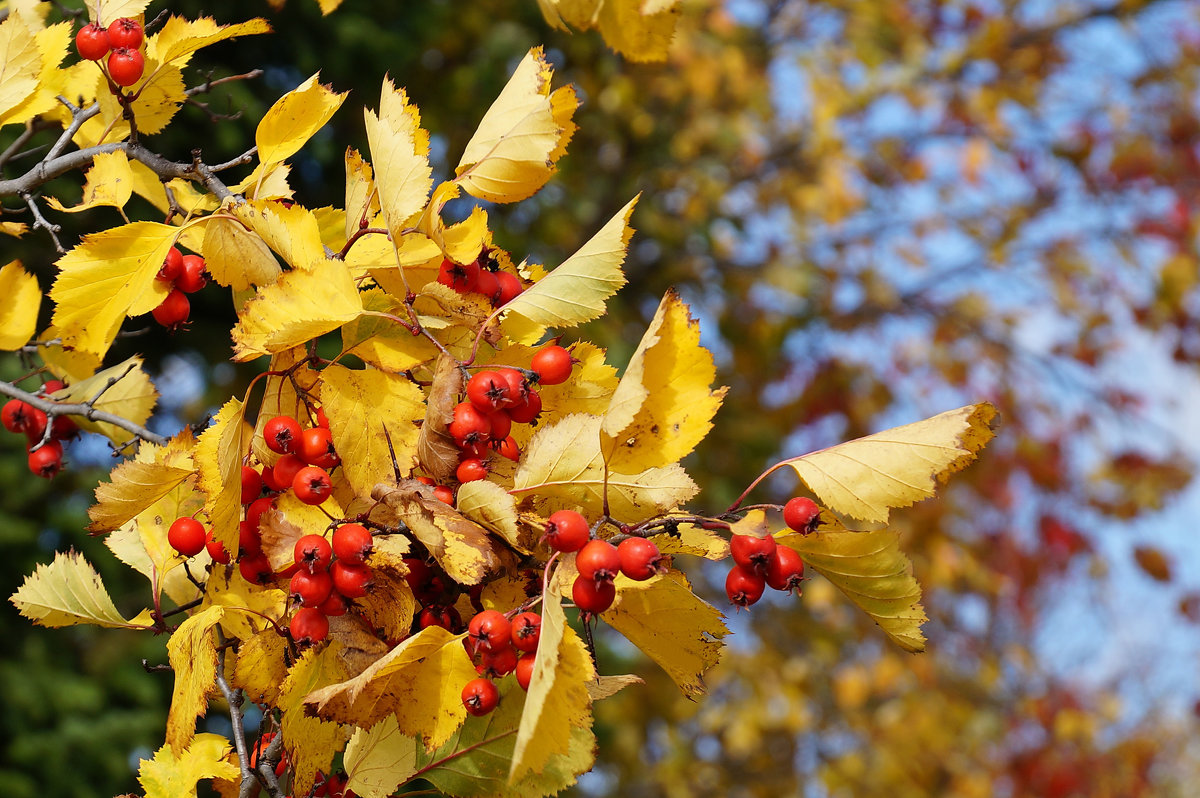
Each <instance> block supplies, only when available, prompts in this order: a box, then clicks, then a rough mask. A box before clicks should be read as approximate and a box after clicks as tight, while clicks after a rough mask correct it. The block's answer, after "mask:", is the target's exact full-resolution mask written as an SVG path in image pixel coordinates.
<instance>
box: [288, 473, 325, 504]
mask: <svg viewBox="0 0 1200 798" xmlns="http://www.w3.org/2000/svg"><path fill="white" fill-rule="evenodd" d="M292 490H294V491H296V498H297V499H299V500H300V501H302V502H304V503H305V504H320V503H321V502H323V501H325V500H326V499H328V498H329V494H330V493H332V492H333V482H332V481H331V480H330V479H329V475H328V474H326V473H325V469H323V468H318V467H317V466H305V467H304V468H302V469H300V471H299V472H298V473H297V474H296V478H295V480H294V481H293V482H292Z"/></svg>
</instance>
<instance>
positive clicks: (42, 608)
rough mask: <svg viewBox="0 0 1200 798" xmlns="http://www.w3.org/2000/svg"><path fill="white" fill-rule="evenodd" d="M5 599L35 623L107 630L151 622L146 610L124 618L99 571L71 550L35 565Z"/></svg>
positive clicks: (138, 627)
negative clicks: (47, 561) (15, 589)
mask: <svg viewBox="0 0 1200 798" xmlns="http://www.w3.org/2000/svg"><path fill="white" fill-rule="evenodd" d="M9 601H11V602H12V603H13V605H15V606H16V608H17V610H18V611H19V612H20V613H21V615H23V616H24V617H26V618H28V619H29V620H31V621H33V622H34V623H36V624H38V625H39V626H51V627H54V626H75V625H77V624H81V623H87V624H93V625H95V626H103V627H106V628H109V629H148V628H150V627H151V626H152V625H153V623H152V622H151V620H150V617H149V613H148V611H147V612H143V613H142V614H140V615H138V617H136V618H134V619H133V620H131V621H127V620H125V618H124V617H122V616H121V613H119V612H117V608H116V607H115V606H114V605H113V601H112V599H111V598H110V597H109V595H108V591H107V590H105V589H104V583H102V582H101V581H100V574H98V573H96V570H95V569H94V568H92V566H91V564H90V563H88V561H87V560H85V559H83V557H81V556H80V555H79V554H78V553H77V552H75V551H71V552H69V553H66V554H64V553H63V552H59V553H58V554H56V555H55V556H54V562H52V563H50V564H49V565H45V564H42V565H39V566H38V567H37V569H36V570H35V571H34V572H33V573H32V574H30V575H29V576H27V577H25V582H24V584H22V585H21V587H20V588H19V589H18V590H17V592H16V593H13V594H12V596H11V597H9Z"/></svg>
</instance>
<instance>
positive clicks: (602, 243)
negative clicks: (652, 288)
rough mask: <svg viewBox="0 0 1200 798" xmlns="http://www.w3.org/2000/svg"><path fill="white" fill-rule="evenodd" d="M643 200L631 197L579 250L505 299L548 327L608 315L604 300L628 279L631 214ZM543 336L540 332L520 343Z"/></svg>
mask: <svg viewBox="0 0 1200 798" xmlns="http://www.w3.org/2000/svg"><path fill="white" fill-rule="evenodd" d="M639 196H640V195H639ZM637 201H638V198H637V197H634V198H633V199H632V200H630V201H629V203H628V204H627V205H626V206H625V207H624V208H622V209H621V210H620V211H618V212H617V214H616V215H615V216H613V218H612V219H610V220H609V221H608V223H607V224H605V225H604V227H602V228H601V229H600V232H598V233H596V235H594V236H592V238H591V240H590V241H588V242H587V243H586V244H584V245H583V246H582V247H580V248H579V251H578V252H576V253H575V254H574V255H572V256H571V257H569V258H567V259H566V260H565V261H563V262H562V263H561V264H560V265H559V266H558V268H556V269H554V270H553V271H551V272H550V273H549V274H547V275H546V276H545V277H543V278H542V279H541V280H539V281H538V282H536V283H535V284H534V285H532V286H530V287H529V288H527V289H525V291H524V292H522V293H521V294H519V295H518V296H517V297H516V298H514V299H512V300H511V301H510V302H509V303H508V304H507V305H505V306H504V308H505V310H506V313H507V314H508V316H509V317H511V316H514V315H515V316H520V317H522V318H524V319H526V320H528V321H529V322H532V323H533V324H535V325H540V326H542V327H573V326H575V325H577V324H582V323H583V322H585V321H591V320H592V319H596V318H599V317H600V316H601V315H603V313H604V303H605V302H607V301H608V298H609V297H611V296H612V295H613V294H615V293H616V292H617V291H618V290H619V289H620V288H621V286H623V285H625V274H624V272H622V271H621V264H622V263H624V262H625V254H626V250H627V248H628V246H629V239H630V237H631V236H632V235H633V228H632V227H630V226H629V217H630V216H631V215H632V214H633V208H634V206H635V205H637ZM507 326H508V324H507V323H506V327H507ZM540 337H541V333H540V332H539V333H538V334H537V335H536V336H533V339H532V340H521V341H520V343H535V342H536V339H537V338H540Z"/></svg>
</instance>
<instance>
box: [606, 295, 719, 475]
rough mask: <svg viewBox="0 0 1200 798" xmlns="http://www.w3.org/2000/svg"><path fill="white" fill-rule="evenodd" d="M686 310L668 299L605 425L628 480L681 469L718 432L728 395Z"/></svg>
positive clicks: (615, 462) (613, 457) (609, 455)
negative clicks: (715, 386)
mask: <svg viewBox="0 0 1200 798" xmlns="http://www.w3.org/2000/svg"><path fill="white" fill-rule="evenodd" d="M716 375H717V370H716V367H715V366H714V365H713V359H712V353H710V352H709V351H708V350H707V349H705V348H704V347H702V346H700V327H699V325H698V324H697V323H696V320H695V319H693V318H692V316H691V313H690V312H689V311H688V307H687V305H685V304H684V303H683V301H682V300H680V298H679V295H678V294H676V293H675V292H674V291H668V292H667V293H666V295H665V296H664V297H663V299H662V302H661V303H659V306H658V311H657V312H656V313H655V314H654V319H653V320H652V321H651V322H650V327H649V328H648V329H647V330H646V334H645V335H644V336H642V341H641V343H640V344H638V348H637V350H636V351H635V352H634V353H633V357H632V358H631V359H630V361H629V366H628V367H627V368H626V369H625V374H624V375H623V376H622V377H621V382H620V384H619V385H617V389H616V391H615V392H614V393H613V395H612V399H611V400H610V402H609V406H608V411H607V412H606V413H605V414H604V422H603V423H602V424H601V425H600V437H601V442H600V446H601V449H602V450H603V451H604V456H605V460H606V461H607V463H608V467H609V468H610V469H613V470H616V471H621V472H626V473H627V472H629V471H631V470H632V471H634V472H637V471H644V470H646V469H647V468H655V467H658V466H665V465H667V464H669V463H676V462H678V461H679V460H681V459H683V458H684V457H685V456H686V455H687V454H689V453H690V452H691V451H692V449H694V448H695V447H696V444H698V443H699V442H700V441H702V440H704V436H705V435H707V434H708V431H709V430H710V429H712V417H713V415H715V414H716V412H717V408H719V407H720V406H721V399H722V398H723V397H724V396H725V390H726V389H724V388H722V389H720V390H717V391H712V390H710V389H709V386H710V385H711V384H712V381H713V379H714V378H715V377H716Z"/></svg>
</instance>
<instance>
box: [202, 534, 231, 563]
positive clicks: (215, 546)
mask: <svg viewBox="0 0 1200 798" xmlns="http://www.w3.org/2000/svg"><path fill="white" fill-rule="evenodd" d="M204 548H205V549H207V550H208V556H209V557H211V558H212V561H213V562H215V563H217V564H218V565H229V560H230V557H229V552H228V551H226V550H225V544H224V543H222V542H221V541H219V540H217V539H216V538H214V537H213V536H212V532H209V533H208V540H206V541H205V542H204Z"/></svg>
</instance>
